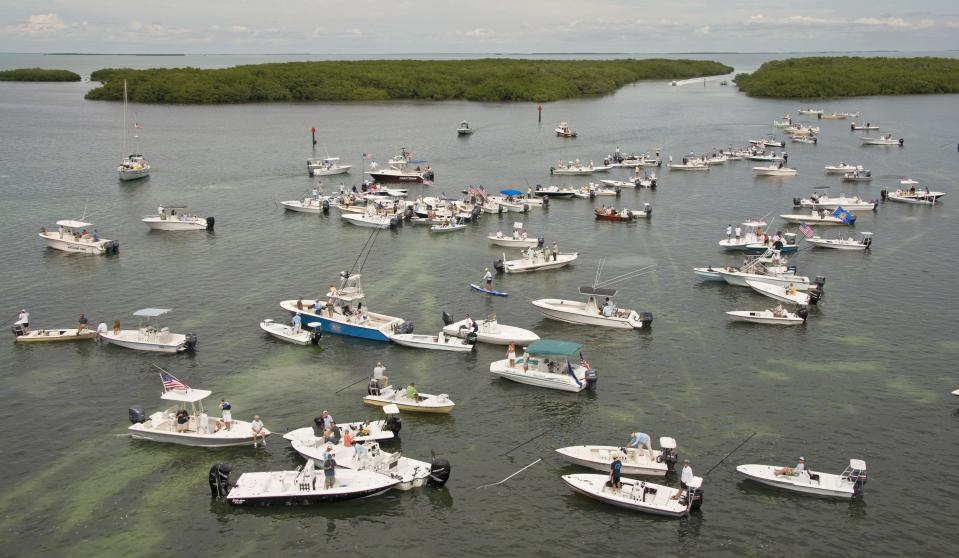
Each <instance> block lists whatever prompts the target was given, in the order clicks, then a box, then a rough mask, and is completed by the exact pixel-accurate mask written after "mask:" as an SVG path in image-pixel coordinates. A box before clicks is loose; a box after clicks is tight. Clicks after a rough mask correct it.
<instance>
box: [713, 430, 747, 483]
mask: <svg viewBox="0 0 959 558" xmlns="http://www.w3.org/2000/svg"><path fill="white" fill-rule="evenodd" d="M756 434H757V433H756V432H753V433H752V434H750V435H749V437H748V438H746V439H745V440H743V441H742V442H740V443H739V445H738V446H736V447H735V448H734V449H733V451H731V452H729V453H727V454H726V455H724V456H723V458H722V459H720V460H719V463H716V464H715V465H713V466H712V467H711V468H710V469H709V470H708V471H706V474H705V475H703V478H705V477H706V476H708V475H709V473H712V472H713V469H715V468H716V467H719V465H720V464H722V462H723V461H726V460H727V459H728V458H729V456H730V455H732V454H734V453H736V450H738V449H739V448H741V447H743V446H744V445H746V442H748V441H749V440H752V439H753V436H755V435H756Z"/></svg>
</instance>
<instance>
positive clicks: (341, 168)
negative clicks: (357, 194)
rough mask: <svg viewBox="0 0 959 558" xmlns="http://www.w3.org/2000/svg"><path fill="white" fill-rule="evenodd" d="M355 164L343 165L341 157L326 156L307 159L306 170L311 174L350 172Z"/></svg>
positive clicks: (329, 174) (324, 174)
mask: <svg viewBox="0 0 959 558" xmlns="http://www.w3.org/2000/svg"><path fill="white" fill-rule="evenodd" d="M351 168H353V165H341V164H340V158H339V157H324V158H322V159H307V160H306V170H307V172H308V173H310V176H332V175H334V174H345V173H348V172H350V169H351Z"/></svg>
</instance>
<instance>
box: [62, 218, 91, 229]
mask: <svg viewBox="0 0 959 558" xmlns="http://www.w3.org/2000/svg"><path fill="white" fill-rule="evenodd" d="M57 225H61V226H64V227H69V228H71V229H82V228H83V227H92V226H93V223H87V222H86V221H74V220H73V219H61V220H59V221H57Z"/></svg>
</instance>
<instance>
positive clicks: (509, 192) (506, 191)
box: [499, 188, 523, 196]
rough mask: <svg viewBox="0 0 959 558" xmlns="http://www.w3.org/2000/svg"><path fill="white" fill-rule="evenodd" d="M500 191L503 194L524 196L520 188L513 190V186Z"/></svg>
mask: <svg viewBox="0 0 959 558" xmlns="http://www.w3.org/2000/svg"><path fill="white" fill-rule="evenodd" d="M499 193H500V194H503V195H504V196H522V195H523V192H520V191H519V190H513V189H512V188H508V189H506V190H500V191H499Z"/></svg>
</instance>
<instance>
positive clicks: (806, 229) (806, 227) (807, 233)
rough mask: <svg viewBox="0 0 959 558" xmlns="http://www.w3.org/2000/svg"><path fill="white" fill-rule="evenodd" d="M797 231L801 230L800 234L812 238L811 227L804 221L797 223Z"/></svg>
mask: <svg viewBox="0 0 959 558" xmlns="http://www.w3.org/2000/svg"><path fill="white" fill-rule="evenodd" d="M799 232H801V233H802V235H803V236H805V237H806V238H812V236H813V230H812V227H810V226H809V225H807V224H806V223H803V224H801V225H799Z"/></svg>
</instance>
